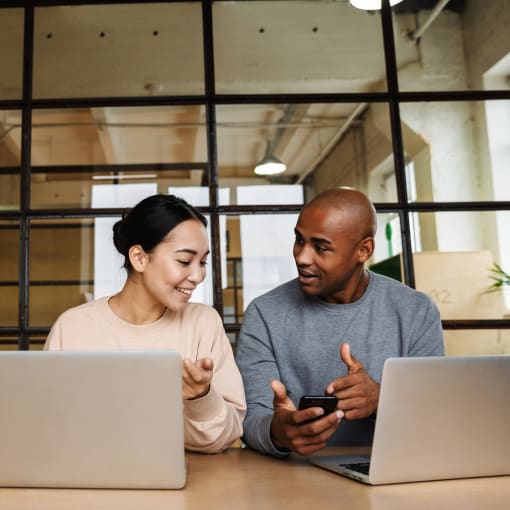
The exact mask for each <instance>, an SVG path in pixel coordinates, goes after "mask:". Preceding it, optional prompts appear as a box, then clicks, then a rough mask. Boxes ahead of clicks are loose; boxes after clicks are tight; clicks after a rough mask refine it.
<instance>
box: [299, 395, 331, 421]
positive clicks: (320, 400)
mask: <svg viewBox="0 0 510 510" xmlns="http://www.w3.org/2000/svg"><path fill="white" fill-rule="evenodd" d="M337 402H338V399H337V398H336V397H335V396H333V395H329V396H327V395H304V396H303V397H301V399H300V401H299V409H308V408H309V407H322V409H324V415H323V416H326V415H327V414H330V413H332V412H334V411H335V410H336V404H337Z"/></svg>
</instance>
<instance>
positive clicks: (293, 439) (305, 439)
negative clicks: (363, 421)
mask: <svg viewBox="0 0 510 510" xmlns="http://www.w3.org/2000/svg"><path fill="white" fill-rule="evenodd" d="M271 389H272V390H273V393H274V399H273V407H274V415H273V421H272V422H271V439H272V441H273V444H274V445H275V446H276V448H278V449H279V450H290V451H293V452H296V453H298V454H299V455H310V454H312V453H314V452H316V451H318V450H320V449H321V448H324V447H325V446H326V441H327V439H328V438H329V437H330V436H331V435H332V434H333V433H334V432H335V430H336V429H337V427H338V424H339V423H340V420H341V419H342V417H343V412H342V411H339V410H337V411H335V412H334V413H331V414H328V415H327V416H324V417H323V418H319V417H320V416H322V415H323V414H324V411H323V409H321V408H320V407H310V408H308V409H303V410H300V411H298V410H297V409H296V406H295V405H294V403H293V402H292V400H290V398H289V397H288V396H287V390H286V388H285V386H284V385H283V384H282V383H281V382H280V381H277V380H274V381H271ZM310 420H313V421H310Z"/></svg>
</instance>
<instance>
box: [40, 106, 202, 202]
mask: <svg viewBox="0 0 510 510" xmlns="http://www.w3.org/2000/svg"><path fill="white" fill-rule="evenodd" d="M204 122H205V121H204V109H203V107H201V106H183V107H165V106H161V107H143V108H91V109H78V110H49V111H41V110H39V111H36V112H34V121H33V131H32V133H33V143H32V163H33V165H34V166H33V170H32V194H31V199H32V207H34V208H53V207H55V208H57V207H110V206H111V207H114V206H115V205H114V202H115V200H114V198H113V197H112V200H111V201H110V202H111V205H110V204H109V203H108V202H107V203H104V202H103V205H96V203H95V200H94V193H95V190H96V189H97V188H99V187H100V186H102V185H103V184H110V185H112V184H119V185H120V184H122V185H125V184H127V183H133V184H136V185H149V184H150V185H152V186H153V191H151V193H156V192H160V193H166V192H167V190H168V188H171V189H179V188H181V187H183V188H185V187H186V188H189V187H193V188H199V187H201V186H207V171H206V166H207V165H206V163H205V160H206V157H207V149H206V141H205V125H204ZM47 165H51V166H57V167H58V168H56V169H55V170H54V171H53V172H48V171H47V169H46V168H39V167H41V166H43V167H45V166H47ZM70 165H84V168H74V169H73V168H69V166H70ZM107 165H116V166H115V169H114V170H109V169H108V167H107ZM122 165H130V166H129V167H127V166H126V167H124V168H123V167H122ZM138 165H140V166H138ZM206 196H207V197H208V195H207V194H206ZM127 205H129V206H130V205H132V204H127ZM127 205H126V206H127ZM206 205H208V202H207V204H206Z"/></svg>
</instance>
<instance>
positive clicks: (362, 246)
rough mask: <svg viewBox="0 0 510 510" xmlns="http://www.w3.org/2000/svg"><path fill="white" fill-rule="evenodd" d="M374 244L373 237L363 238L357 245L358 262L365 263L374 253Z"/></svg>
mask: <svg viewBox="0 0 510 510" xmlns="http://www.w3.org/2000/svg"><path fill="white" fill-rule="evenodd" d="M374 248H375V243H374V238H373V237H365V238H364V239H362V240H361V241H360V243H359V248H358V254H359V261H360V262H362V263H365V262H366V261H367V260H368V259H369V258H370V257H371V256H372V254H373V253H374Z"/></svg>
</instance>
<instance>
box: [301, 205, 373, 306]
mask: <svg viewBox="0 0 510 510" xmlns="http://www.w3.org/2000/svg"><path fill="white" fill-rule="evenodd" d="M358 231H359V229H356V228H353V227H352V226H351V227H350V226H349V225H348V222H346V220H345V218H343V214H342V211H339V210H324V209H321V208H320V207H318V206H314V205H311V206H308V207H305V209H304V210H303V211H302V212H301V214H300V216H299V218H298V222H297V224H296V228H295V233H296V238H295V241H294V250H293V253H294V260H295V261H296V266H297V270H298V276H299V283H300V284H301V288H302V289H303V292H304V293H305V294H308V295H310V296H318V297H320V298H321V299H323V300H324V301H326V302H328V303H344V302H346V301H345V297H346V296H348V295H349V294H351V293H352V292H353V290H355V289H356V286H357V285H358V282H359V275H360V268H361V267H362V264H363V262H364V261H365V260H366V259H365V258H364V256H363V253H362V250H360V245H361V244H362V239H360V238H359V237H360V236H359V232H358ZM360 264H361V265H360Z"/></svg>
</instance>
